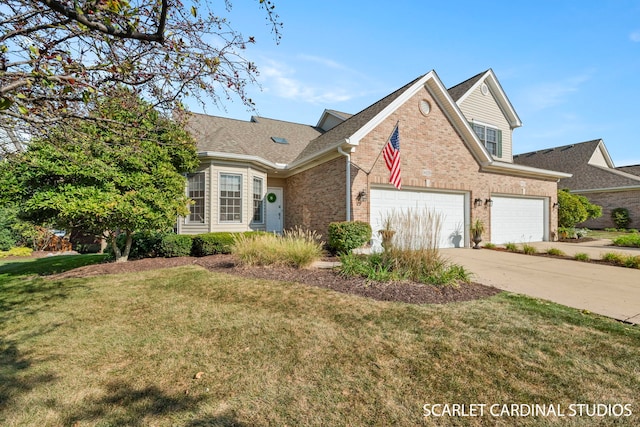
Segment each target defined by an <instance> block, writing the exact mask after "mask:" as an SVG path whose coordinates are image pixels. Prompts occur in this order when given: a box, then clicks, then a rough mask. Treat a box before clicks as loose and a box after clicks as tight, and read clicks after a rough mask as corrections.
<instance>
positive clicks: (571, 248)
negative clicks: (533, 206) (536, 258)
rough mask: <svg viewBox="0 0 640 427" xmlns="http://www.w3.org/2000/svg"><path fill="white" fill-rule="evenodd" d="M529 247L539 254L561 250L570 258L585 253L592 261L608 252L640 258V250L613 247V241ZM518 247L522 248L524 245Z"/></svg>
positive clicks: (537, 243)
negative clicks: (551, 249)
mask: <svg viewBox="0 0 640 427" xmlns="http://www.w3.org/2000/svg"><path fill="white" fill-rule="evenodd" d="M529 245H531V246H533V247H535V248H536V249H537V250H538V252H546V251H547V249H549V248H556V249H560V250H561V251H562V252H564V253H565V254H567V255H569V256H574V255H575V254H577V253H585V254H587V255H589V258H591V259H601V258H602V255H603V254H606V253H608V252H616V253H622V254H625V255H634V256H640V248H624V247H618V246H612V245H611V240H606V239H600V240H594V241H591V242H584V243H564V242H536V243H529ZM518 246H519V247H522V245H518Z"/></svg>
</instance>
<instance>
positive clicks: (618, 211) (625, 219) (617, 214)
mask: <svg viewBox="0 0 640 427" xmlns="http://www.w3.org/2000/svg"><path fill="white" fill-rule="evenodd" d="M611 219H612V220H613V223H614V224H615V225H616V227H618V229H623V230H626V228H627V227H628V226H629V223H631V215H630V214H629V209H627V208H615V209H613V210H612V211H611Z"/></svg>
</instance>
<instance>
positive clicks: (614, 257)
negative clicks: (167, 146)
mask: <svg viewBox="0 0 640 427" xmlns="http://www.w3.org/2000/svg"><path fill="white" fill-rule="evenodd" d="M602 260H603V261H606V262H611V263H613V264H618V265H623V263H624V255H623V254H621V253H618V252H607V253H606V254H604V255H602Z"/></svg>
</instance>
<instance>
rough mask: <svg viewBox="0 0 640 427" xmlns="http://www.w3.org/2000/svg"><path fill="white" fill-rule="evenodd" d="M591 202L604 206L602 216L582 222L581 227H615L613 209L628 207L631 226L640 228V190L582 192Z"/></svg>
mask: <svg viewBox="0 0 640 427" xmlns="http://www.w3.org/2000/svg"><path fill="white" fill-rule="evenodd" d="M580 195H582V196H585V197H586V198H587V199H589V201H590V202H591V203H594V204H596V205H600V206H602V216H601V217H600V218H597V219H591V220H588V221H585V222H583V223H582V224H580V227H587V228H594V229H603V228H615V227H616V225H615V223H614V222H613V220H612V219H611V211H612V210H613V209H615V208H621V207H623V208H627V209H629V214H630V217H631V224H630V225H629V227H631V228H640V190H633V191H611V192H600V193H580Z"/></svg>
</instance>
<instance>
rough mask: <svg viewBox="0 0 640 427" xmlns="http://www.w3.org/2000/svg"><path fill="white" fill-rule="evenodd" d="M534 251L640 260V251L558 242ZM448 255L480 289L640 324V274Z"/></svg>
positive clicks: (481, 254)
mask: <svg viewBox="0 0 640 427" xmlns="http://www.w3.org/2000/svg"><path fill="white" fill-rule="evenodd" d="M532 245H533V246H536V247H538V249H539V251H541V252H542V251H544V249H546V248H547V247H554V248H558V249H561V250H562V251H564V252H565V253H567V254H571V255H573V254H575V253H576V252H585V253H589V254H590V256H591V257H592V258H594V259H597V258H600V254H601V253H606V252H625V253H630V254H636V255H640V250H635V249H631V250H620V249H618V248H615V249H614V248H611V247H608V248H607V247H605V246H603V243H602V242H601V243H600V244H599V245H598V244H597V243H591V247H586V246H583V247H581V246H576V245H575V244H567V243H565V244H561V243H558V242H551V243H549V242H542V243H533V244H532ZM566 245H569V246H568V247H565V246H566ZM442 253H443V255H445V256H446V257H447V258H448V259H449V260H450V261H451V262H454V263H456V264H460V265H462V266H464V267H465V268H466V269H468V270H470V271H471V272H472V273H473V274H474V276H473V280H474V281H476V282H478V283H482V284H484V285H490V286H495V287H496V288H499V289H503V290H505V291H509V292H516V293H519V294H524V295H528V296H531V297H535V298H542V299H546V300H549V301H553V302H556V303H559V304H563V305H566V306H569V307H574V308H577V309H581V310H588V311H590V312H593V313H597V314H601V315H604V316H607V317H611V318H614V319H617V320H621V321H625V322H629V323H633V324H640V270H638V269H631V268H623V267H614V266H607V265H598V264H589V263H585V262H579V261H573V260H562V259H554V258H547V257H540V256H532V255H523V254H517V253H510V252H501V251H494V250H489V249H480V250H474V249H466V248H465V249H444V250H442Z"/></svg>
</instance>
